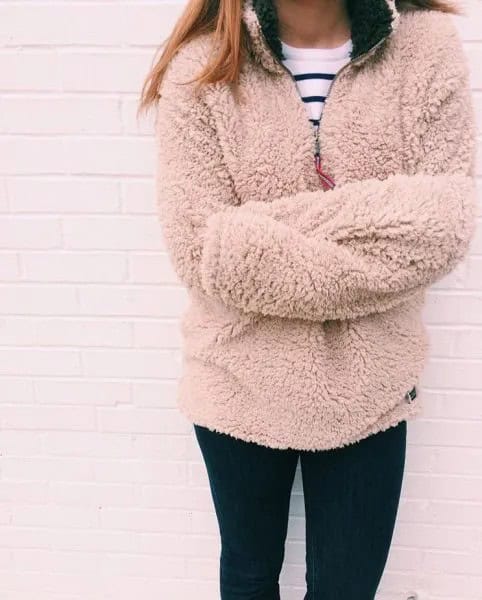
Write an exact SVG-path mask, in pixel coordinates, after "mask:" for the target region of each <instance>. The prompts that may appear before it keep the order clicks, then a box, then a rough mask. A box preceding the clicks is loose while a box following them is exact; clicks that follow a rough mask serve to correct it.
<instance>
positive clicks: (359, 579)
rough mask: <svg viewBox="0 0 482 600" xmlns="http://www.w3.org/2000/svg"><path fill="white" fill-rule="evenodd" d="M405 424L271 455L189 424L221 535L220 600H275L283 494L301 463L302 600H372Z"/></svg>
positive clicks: (395, 500) (398, 479) (398, 480)
mask: <svg viewBox="0 0 482 600" xmlns="http://www.w3.org/2000/svg"><path fill="white" fill-rule="evenodd" d="M406 428H407V423H406V421H401V422H400V423H399V424H398V425H396V426H395V427H390V428H389V429H387V430H386V431H382V432H379V433H377V434H374V435H371V436H369V437H367V438H365V439H363V440H361V441H359V442H357V443H355V444H351V445H348V446H344V447H342V448H336V449H333V450H321V451H297V450H293V449H286V450H280V449H273V448H268V447H265V446H261V445H259V444H256V443H253V442H245V441H243V440H240V439H238V438H234V437H232V436H230V435H227V434H223V433H219V432H215V431H212V430H210V429H207V428H206V427H202V426H200V425H194V429H195V434H196V438H197V440H198V443H199V446H200V449H201V452H202V455H203V459H204V462H205V464H206V468H207V473H208V477H209V485H210V488H211V494H212V498H213V502H214V507H215V511H216V515H217V520H218V524H219V531H220V536H221V556H220V591H221V599H222V600H241V599H242V600H279V598H280V592H279V583H278V578H279V574H280V571H281V567H282V563H283V558H284V551H285V540H286V533H287V526H288V512H289V504H290V495H291V488H292V484H293V478H294V475H295V470H296V466H297V462H298V457H299V458H300V463H301V474H302V482H303V495H304V503H305V516H306V521H305V522H306V529H305V534H306V584H307V593H306V595H305V596H304V600H373V599H374V597H375V593H376V590H377V587H378V584H379V582H380V579H381V576H382V574H383V570H384V568H385V564H386V560H387V557H388V552H389V548H390V544H391V540H392V534H393V529H394V525H395V520H396V515H397V511H398V504H399V498H400V490H401V485H402V479H403V471H404V465H405V449H406Z"/></svg>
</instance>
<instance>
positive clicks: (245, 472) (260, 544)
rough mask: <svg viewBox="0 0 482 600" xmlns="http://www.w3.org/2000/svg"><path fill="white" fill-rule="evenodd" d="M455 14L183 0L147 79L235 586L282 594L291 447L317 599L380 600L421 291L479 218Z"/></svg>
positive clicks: (434, 9) (453, 257) (417, 356)
mask: <svg viewBox="0 0 482 600" xmlns="http://www.w3.org/2000/svg"><path fill="white" fill-rule="evenodd" d="M450 11H452V12H455V9H453V8H450V7H449V6H448V5H446V4H445V3H442V2H441V1H437V0H418V1H417V2H415V1H412V2H410V3H409V2H404V1H400V2H396V3H394V2H393V1H392V0H346V1H345V2H343V1H342V0H191V1H190V2H189V3H188V5H187V7H186V10H185V12H184V14H183V15H182V17H181V18H180V20H179V22H178V24H177V26H176V28H175V29H174V31H173V33H172V35H171V37H170V38H169V40H168V43H167V45H166V47H165V49H164V52H163V54H162V56H161V57H160V59H159V60H158V62H157V63H156V64H155V66H154V68H153V70H152V72H151V73H150V75H149V77H148V79H147V81H146V84H145V87H144V91H143V98H142V106H143V107H148V106H150V105H152V104H156V106H157V111H158V112H157V122H156V123H157V139H158V141H159V153H158V164H159V175H158V198H159V209H160V215H161V222H162V224H163V231H164V236H165V243H166V246H167V249H168V251H169V255H170V257H171V260H172V263H173V265H174V268H175V270H176V272H177V274H178V276H179V277H180V279H181V281H182V282H183V284H184V285H185V286H186V288H187V289H188V290H189V298H190V304H189V307H188V309H187V310H186V312H185V313H184V316H183V319H182V333H183V336H184V345H183V351H184V358H183V361H184V362H183V373H182V377H181V381H180V385H179V394H178V401H179V406H180V409H181V410H182V411H183V413H184V414H185V415H186V416H187V417H188V418H189V419H190V420H191V421H192V422H193V423H194V429H195V433H196V437H197V440H198V442H199V444H200V448H201V451H202V454H203V457H204V460H205V464H206V467H207V471H208V476H209V482H210V487H211V492H212V497H213V501H214V506H215V509H216V514H217V518H218V522H219V528H220V534H221V544H222V548H221V557H220V586H221V597H222V598H223V600H231V599H233V600H234V599H235V598H236V599H238V598H239V599H241V598H243V599H255V598H256V599H260V600H261V599H264V600H274V599H276V598H279V585H278V576H279V573H280V569H281V566H282V562H283V557H284V543H285V537H286V529H287V520H288V509H289V500H290V491H291V486H292V482H293V477H294V473H295V469H296V465H297V461H298V457H299V458H300V462H301V471H302V479H303V490H304V501H305V513H306V583H307V595H306V596H305V598H306V599H308V598H309V599H310V600H315V599H321V598H323V599H324V600H335V599H336V600H352V599H356V600H372V599H373V598H374V595H375V592H376V589H377V587H378V584H379V581H380V578H381V575H382V572H383V569H384V566H385V562H386V559H387V555H388V551H389V546H390V543H391V538H392V532H393V527H394V523H395V518H396V512H397V509H398V502H399V495H400V489H401V484H402V476H403V469H404V461H405V443H406V423H407V420H408V419H410V418H413V417H415V416H416V415H417V414H419V412H420V410H421V403H420V394H418V393H417V392H418V390H417V384H418V381H419V378H420V376H421V373H422V370H423V367H424V364H425V361H426V358H427V355H428V348H429V344H428V339H427V335H426V332H425V329H424V326H423V323H422V319H421V309H422V307H423V303H424V295H425V290H426V289H427V287H428V286H430V285H431V284H432V283H434V282H435V281H437V280H439V279H440V278H442V277H443V276H444V275H446V274H447V273H449V272H450V271H451V270H452V269H453V268H454V267H455V266H456V265H457V264H458V263H459V262H460V261H461V260H462V259H463V258H464V256H465V255H466V253H467V250H468V246H469V243H470V241H471V238H472V235H473V231H474V225H475V205H476V201H475V197H476V196H475V183H474V174H475V173H474V171H475V119H474V111H473V107H472V103H471V96H470V92H469V84H468V68H467V64H466V61H465V57H464V54H463V50H462V45H461V41H460V40H459V37H458V35H457V32H456V29H455V25H454V24H453V21H452V18H451V16H450V15H449V14H447V13H448V12H450ZM308 80H311V81H310V83H309V85H310V86H312V87H306V86H305V85H304V83H303V82H305V83H306V81H308ZM327 82H328V85H327ZM310 90H312V92H310ZM313 90H314V91H313ZM316 90H318V91H316ZM315 105H316V106H317V107H318V108H316V107H315ZM320 117H321V122H320ZM313 134H314V135H313Z"/></svg>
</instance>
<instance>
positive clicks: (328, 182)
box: [315, 153, 335, 190]
mask: <svg viewBox="0 0 482 600" xmlns="http://www.w3.org/2000/svg"><path fill="white" fill-rule="evenodd" d="M315 169H316V171H317V173H318V175H319V176H320V180H321V184H322V186H323V188H324V189H325V190H328V189H333V188H334V187H335V182H334V180H333V179H332V178H331V177H330V176H329V175H328V174H327V173H325V172H324V171H323V169H322V168H321V156H320V155H319V154H318V153H317V154H315Z"/></svg>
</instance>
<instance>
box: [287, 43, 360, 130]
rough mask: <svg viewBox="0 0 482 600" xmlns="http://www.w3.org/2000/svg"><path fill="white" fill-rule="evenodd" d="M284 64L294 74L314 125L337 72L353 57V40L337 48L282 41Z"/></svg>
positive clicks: (318, 118)
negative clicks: (298, 45)
mask: <svg viewBox="0 0 482 600" xmlns="http://www.w3.org/2000/svg"><path fill="white" fill-rule="evenodd" d="M281 46H282V50H283V57H284V58H283V64H284V65H285V66H286V68H287V69H288V70H289V71H290V72H291V73H292V75H293V76H294V78H295V80H296V85H297V87H298V91H299V93H300V96H301V98H302V100H303V102H304V103H305V106H306V109H307V112H308V118H309V119H310V121H311V123H312V124H313V126H314V127H316V126H318V125H319V123H320V118H321V113H322V111H323V106H324V103H325V98H326V96H327V94H328V91H329V88H330V86H331V82H332V81H333V79H334V77H335V75H336V73H337V72H338V70H339V69H341V67H342V66H343V65H345V64H346V63H347V62H348V61H349V60H350V52H351V50H352V40H351V38H350V39H348V40H347V41H346V42H345V43H344V44H342V45H341V46H336V47H335V48H298V47H295V46H290V45H289V44H285V42H283V41H282V42H281Z"/></svg>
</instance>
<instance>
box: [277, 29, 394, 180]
mask: <svg viewBox="0 0 482 600" xmlns="http://www.w3.org/2000/svg"><path fill="white" fill-rule="evenodd" d="M389 35H390V33H388V34H386V35H384V36H383V37H382V38H381V39H379V40H378V42H377V43H376V44H374V45H373V46H372V47H371V48H369V49H368V50H366V51H365V52H363V53H362V54H359V55H358V56H357V57H356V58H354V59H351V60H349V61H348V62H347V63H345V64H344V65H343V66H342V67H341V69H339V70H338V72H337V73H336V74H335V77H334V78H333V80H332V82H331V85H330V87H329V88H328V93H327V95H326V96H325V102H324V106H323V110H322V111H321V116H320V121H319V123H318V125H317V126H316V127H313V126H312V131H313V138H314V141H313V158H314V165H315V170H316V172H317V173H318V175H319V177H320V181H321V185H322V186H323V189H324V190H327V189H333V188H334V187H335V181H334V180H333V178H332V177H330V175H328V174H327V173H326V172H325V171H324V170H323V168H322V160H321V151H320V145H321V144H320V125H321V119H322V117H323V114H324V113H325V110H326V104H327V101H328V97H329V96H330V94H331V91H332V89H333V85H334V84H335V81H336V80H337V79H338V77H339V75H340V73H342V72H343V71H344V70H345V69H346V68H347V67H350V66H352V65H354V64H356V63H357V62H359V61H360V60H362V59H363V60H364V59H365V58H366V57H368V56H369V55H370V54H373V52H374V51H375V50H376V49H377V48H378V47H379V46H380V45H381V44H382V43H383V42H384V41H385V40H386V39H387V38H388V36H389ZM268 48H269V51H270V52H271V54H272V55H273V57H274V59H275V60H276V61H277V63H278V64H279V65H280V66H281V67H282V68H283V69H284V71H286V73H288V75H289V76H290V79H291V81H292V82H293V84H294V86H295V89H296V95H297V96H298V98H299V99H300V102H301V104H302V105H303V109H304V110H305V113H306V108H305V105H304V103H303V100H301V98H300V94H299V91H298V85H297V83H296V79H295V78H294V76H293V74H292V73H291V71H290V70H289V69H288V68H287V67H286V66H285V65H284V64H283V63H282V62H281V61H280V60H279V59H278V57H277V56H276V55H275V53H274V52H273V50H272V49H271V47H270V46H268Z"/></svg>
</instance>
